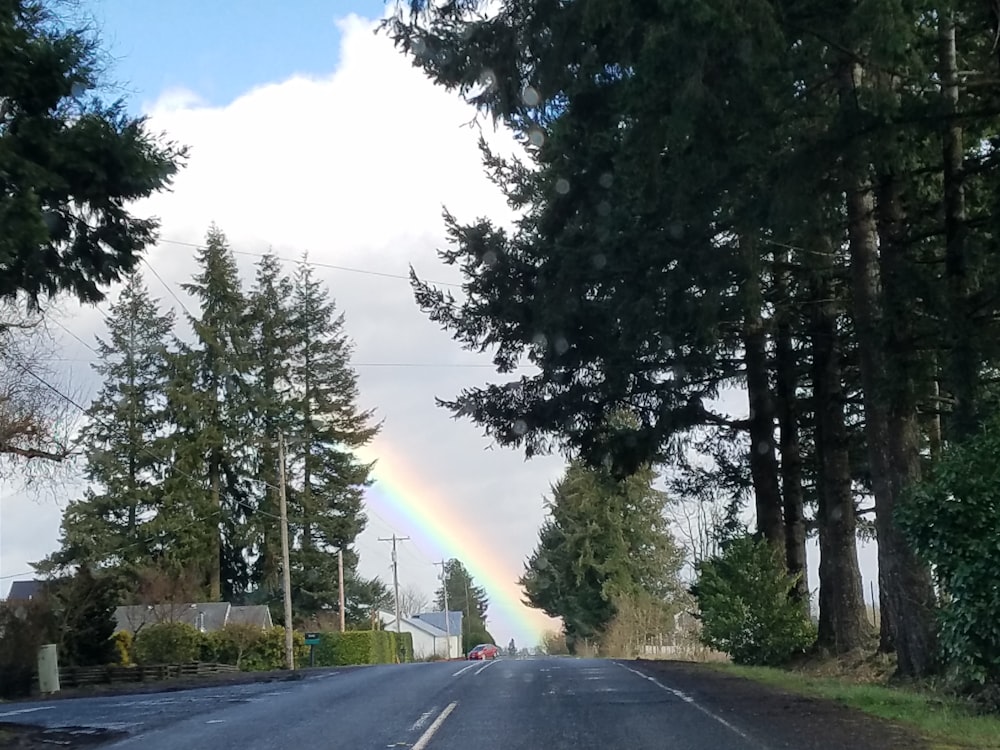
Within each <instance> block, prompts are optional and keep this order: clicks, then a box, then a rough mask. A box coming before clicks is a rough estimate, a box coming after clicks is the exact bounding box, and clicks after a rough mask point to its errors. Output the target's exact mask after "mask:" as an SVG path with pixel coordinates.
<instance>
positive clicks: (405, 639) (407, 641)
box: [393, 633, 413, 664]
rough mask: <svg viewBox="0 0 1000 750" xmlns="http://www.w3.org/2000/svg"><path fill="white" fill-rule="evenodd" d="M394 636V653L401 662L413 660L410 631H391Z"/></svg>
mask: <svg viewBox="0 0 1000 750" xmlns="http://www.w3.org/2000/svg"><path fill="white" fill-rule="evenodd" d="M393 636H394V637H395V638H396V653H397V654H399V661H400V662H402V663H403V664H409V663H410V662H412V661H413V634H412V633H399V634H398V635H397V634H396V633H393Z"/></svg>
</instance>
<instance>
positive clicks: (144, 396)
mask: <svg viewBox="0 0 1000 750" xmlns="http://www.w3.org/2000/svg"><path fill="white" fill-rule="evenodd" d="M173 323H174V316H173V314H172V313H169V312H168V313H161V312H160V310H159V303H158V301H157V300H154V299H152V298H151V297H150V295H149V292H148V290H147V288H146V286H145V284H144V283H143V280H142V278H141V277H140V276H139V275H138V274H132V275H131V276H129V278H128V280H127V281H126V283H125V286H124V287H123V289H122V292H121V295H120V297H119V298H118V301H117V302H116V303H115V304H113V305H112V306H111V308H110V312H109V314H108V315H107V317H106V318H105V324H106V325H107V328H108V336H107V338H106V339H104V340H102V339H98V344H97V346H98V350H97V351H98V356H99V357H100V359H99V361H98V362H97V363H96V364H95V365H94V370H95V371H96V372H97V373H98V374H99V375H101V376H102V377H103V379H104V382H103V385H102V387H101V390H100V392H99V393H98V395H97V397H96V398H95V399H94V401H93V403H92V404H91V405H90V408H89V409H88V410H87V415H86V416H87V423H86V425H85V426H84V428H83V430H82V441H83V443H84V445H85V446H86V451H85V457H86V468H85V476H86V478H87V480H88V482H90V485H91V486H90V487H89V488H88V489H87V491H86V493H85V496H84V497H83V498H82V499H80V500H74V501H72V502H71V503H70V504H69V506H68V507H67V508H66V511H65V512H64V515H63V521H62V540H61V545H62V548H61V550H59V551H58V552H57V553H55V554H54V555H53V556H52V558H51V560H50V563H52V564H55V565H59V566H67V565H81V564H82V565H96V566H99V567H102V568H119V569H122V570H128V571H131V572H133V573H134V572H136V571H137V570H139V569H141V568H142V567H145V566H150V567H155V566H156V565H157V564H158V563H159V562H160V561H158V560H157V554H156V553H155V552H154V549H153V546H152V543H151V542H150V541H149V537H150V535H151V534H152V533H155V530H157V529H159V528H163V527H164V526H165V525H168V522H167V519H165V518H164V517H163V512H164V509H163V495H162V490H163V488H162V486H161V483H160V482H161V479H162V474H163V471H164V467H165V463H166V458H167V457H166V455H165V454H164V452H163V451H162V444H161V443H160V441H159V440H158V437H159V436H160V434H161V433H162V431H163V430H164V428H165V427H166V425H165V423H164V413H163V408H164V399H165V394H166V390H165V389H166V378H167V369H166V363H167V354H168V352H167V346H168V343H169V340H170V336H171V331H172V329H173Z"/></svg>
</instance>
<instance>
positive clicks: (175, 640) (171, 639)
mask: <svg viewBox="0 0 1000 750" xmlns="http://www.w3.org/2000/svg"><path fill="white" fill-rule="evenodd" d="M202 641H203V635H202V633H201V632H199V631H198V629H197V628H193V627H191V626H190V625H188V624H187V623H183V622H160V623H156V624H153V625H147V626H145V627H143V628H141V629H140V630H139V632H138V633H137V634H136V636H135V659H136V661H137V662H138V663H139V664H186V663H187V662H192V661H198V659H199V658H200V657H201V652H202Z"/></svg>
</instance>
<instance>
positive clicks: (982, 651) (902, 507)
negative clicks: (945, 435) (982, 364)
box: [896, 420, 1000, 695]
mask: <svg viewBox="0 0 1000 750" xmlns="http://www.w3.org/2000/svg"><path fill="white" fill-rule="evenodd" d="M998 454H1000V420H994V421H993V422H992V423H990V424H988V425H987V426H986V428H985V429H984V431H983V432H982V433H980V434H979V435H977V436H975V437H973V438H971V439H970V440H968V441H967V442H965V443H963V444H961V445H958V446H955V447H952V448H950V449H949V450H948V451H947V452H946V453H945V455H944V456H943V457H942V458H941V460H940V461H939V462H938V464H937V465H936V466H935V467H934V469H933V470H932V471H931V472H930V474H929V475H928V477H927V479H926V480H925V481H923V482H921V483H920V484H918V485H917V486H915V487H913V488H911V489H910V491H909V492H908V493H907V495H906V496H905V497H904V498H903V502H901V503H900V504H899V506H898V508H897V511H896V521H897V523H898V524H899V526H900V528H901V529H902V531H903V533H904V535H905V536H906V537H907V538H908V539H909V541H910V543H911V544H912V545H913V548H914V549H915V550H916V552H917V554H918V555H919V556H920V557H922V558H923V559H924V560H925V561H926V562H927V563H929V564H931V565H932V566H933V567H934V571H935V573H936V575H937V578H938V582H939V584H940V588H941V591H942V593H943V597H942V603H941V605H942V606H941V610H940V615H939V617H940V620H939V621H940V633H939V636H938V644H939V650H940V654H941V656H942V657H943V659H944V660H945V662H946V663H947V664H948V666H949V667H950V669H951V672H952V676H953V677H955V678H957V679H958V680H959V681H960V682H962V683H965V685H966V686H970V685H976V686H979V690H980V691H981V692H982V693H983V695H986V694H988V693H991V692H996V690H995V689H996V688H997V687H998V686H1000V588H998V587H997V567H996V560H997V553H998V551H1000V462H998V461H997V455H998Z"/></svg>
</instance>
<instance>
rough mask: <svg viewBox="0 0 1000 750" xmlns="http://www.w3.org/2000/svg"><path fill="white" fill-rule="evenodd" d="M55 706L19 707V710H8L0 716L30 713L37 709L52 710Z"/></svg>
mask: <svg viewBox="0 0 1000 750" xmlns="http://www.w3.org/2000/svg"><path fill="white" fill-rule="evenodd" d="M53 708H55V706H39V707H38V708H19V709H18V710H17V711H7V712H6V713H2V714H0V717H4V716H17V715H18V714H30V713H33V712H35V711H51V710H52V709H53Z"/></svg>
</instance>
